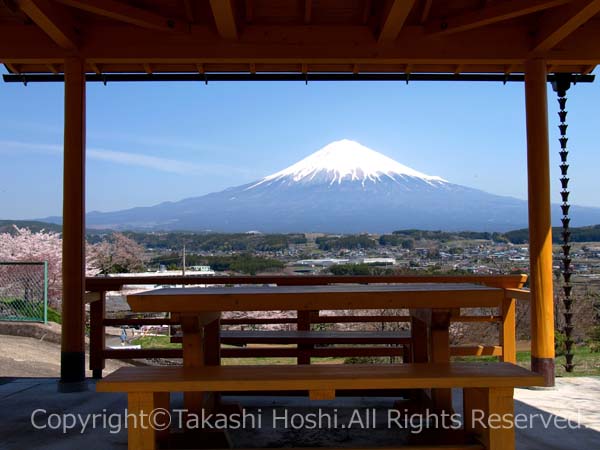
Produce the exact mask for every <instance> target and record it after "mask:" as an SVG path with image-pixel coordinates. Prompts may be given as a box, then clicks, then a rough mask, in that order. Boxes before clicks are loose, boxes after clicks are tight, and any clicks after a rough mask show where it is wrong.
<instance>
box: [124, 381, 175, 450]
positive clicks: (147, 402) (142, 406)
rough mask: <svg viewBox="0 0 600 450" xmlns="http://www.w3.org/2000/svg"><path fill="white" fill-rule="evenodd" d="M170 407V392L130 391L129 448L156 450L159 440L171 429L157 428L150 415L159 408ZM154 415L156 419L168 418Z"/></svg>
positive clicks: (128, 401) (128, 411)
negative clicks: (159, 429)
mask: <svg viewBox="0 0 600 450" xmlns="http://www.w3.org/2000/svg"><path fill="white" fill-rule="evenodd" d="M168 407H169V393H168V392H130V393H129V394H128V396H127V443H128V444H127V448H128V449H129V450H154V449H156V448H157V441H159V440H161V439H164V438H166V436H167V435H168V433H169V430H168V429H167V430H161V431H157V430H155V429H154V427H153V426H152V425H153V423H152V421H151V419H150V417H151V416H152V414H153V411H154V410H156V409H157V408H165V409H168ZM153 417H155V420H163V419H166V417H164V416H153ZM157 425H159V424H157Z"/></svg>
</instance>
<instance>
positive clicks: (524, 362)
mask: <svg viewBox="0 0 600 450" xmlns="http://www.w3.org/2000/svg"><path fill="white" fill-rule="evenodd" d="M574 353H575V358H573V363H574V364H575V369H574V371H573V372H571V373H568V372H566V371H565V368H564V367H563V364H564V356H557V357H556V376H557V377H587V376H600V353H599V352H592V351H591V350H590V348H589V347H587V346H585V345H582V346H576V347H574ZM452 360H453V361H481V362H483V361H497V360H498V358H496V357H495V356H455V357H453V358H452ZM530 361H531V352H517V364H518V365H519V366H522V367H525V368H526V369H529V368H530Z"/></svg>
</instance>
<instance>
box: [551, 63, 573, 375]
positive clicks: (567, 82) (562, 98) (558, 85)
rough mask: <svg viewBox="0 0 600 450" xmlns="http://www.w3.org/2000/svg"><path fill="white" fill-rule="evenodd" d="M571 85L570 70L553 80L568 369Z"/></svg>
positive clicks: (568, 363) (569, 362)
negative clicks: (568, 175) (557, 109)
mask: <svg viewBox="0 0 600 450" xmlns="http://www.w3.org/2000/svg"><path fill="white" fill-rule="evenodd" d="M570 86H571V75H570V74H564V75H563V74H558V75H557V79H556V81H555V82H554V83H552V87H553V89H554V91H555V92H556V94H557V95H558V106H559V108H560V111H559V112H558V117H559V119H560V124H559V125H558V129H559V130H560V138H559V142H560V152H559V155H560V173H561V178H560V183H561V187H562V191H561V192H560V195H561V198H562V204H561V206H560V207H561V210H562V219H561V221H562V232H561V235H562V252H563V254H562V276H563V281H564V284H563V288H562V290H563V300H562V302H563V306H564V310H563V317H564V320H565V325H564V327H563V333H564V335H565V342H564V344H565V364H564V367H565V370H566V371H567V372H573V368H574V367H575V366H574V364H573V356H574V355H573V351H572V349H573V340H572V338H571V336H572V333H573V324H572V318H573V313H572V312H571V306H572V304H573V300H572V299H571V292H572V290H573V285H572V284H571V275H572V274H573V272H572V270H571V244H570V242H571V231H570V230H569V225H570V221H571V219H570V218H569V208H570V204H569V190H568V188H569V178H568V177H567V174H568V171H569V164H567V157H568V156H569V151H568V150H567V142H568V141H569V139H568V138H567V127H568V125H567V123H566V121H567V111H566V109H565V108H566V106H567V90H568V89H569V87H570Z"/></svg>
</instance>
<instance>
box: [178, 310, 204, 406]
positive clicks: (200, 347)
mask: <svg viewBox="0 0 600 450" xmlns="http://www.w3.org/2000/svg"><path fill="white" fill-rule="evenodd" d="M180 321H181V331H182V339H183V342H182V347H183V366H184V367H194V368H196V367H202V366H204V342H203V337H204V328H203V327H202V326H201V324H200V319H199V317H198V315H188V314H182V315H181V317H180ZM203 399H204V395H203V393H202V392H184V393H183V404H184V407H185V409H187V410H188V411H190V412H193V413H200V412H201V410H202V407H203Z"/></svg>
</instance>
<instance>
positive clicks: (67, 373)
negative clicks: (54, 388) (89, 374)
mask: <svg viewBox="0 0 600 450" xmlns="http://www.w3.org/2000/svg"><path fill="white" fill-rule="evenodd" d="M58 390H59V392H81V391H85V390H87V383H86V381H85V352H61V354H60V382H59V383H58Z"/></svg>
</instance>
